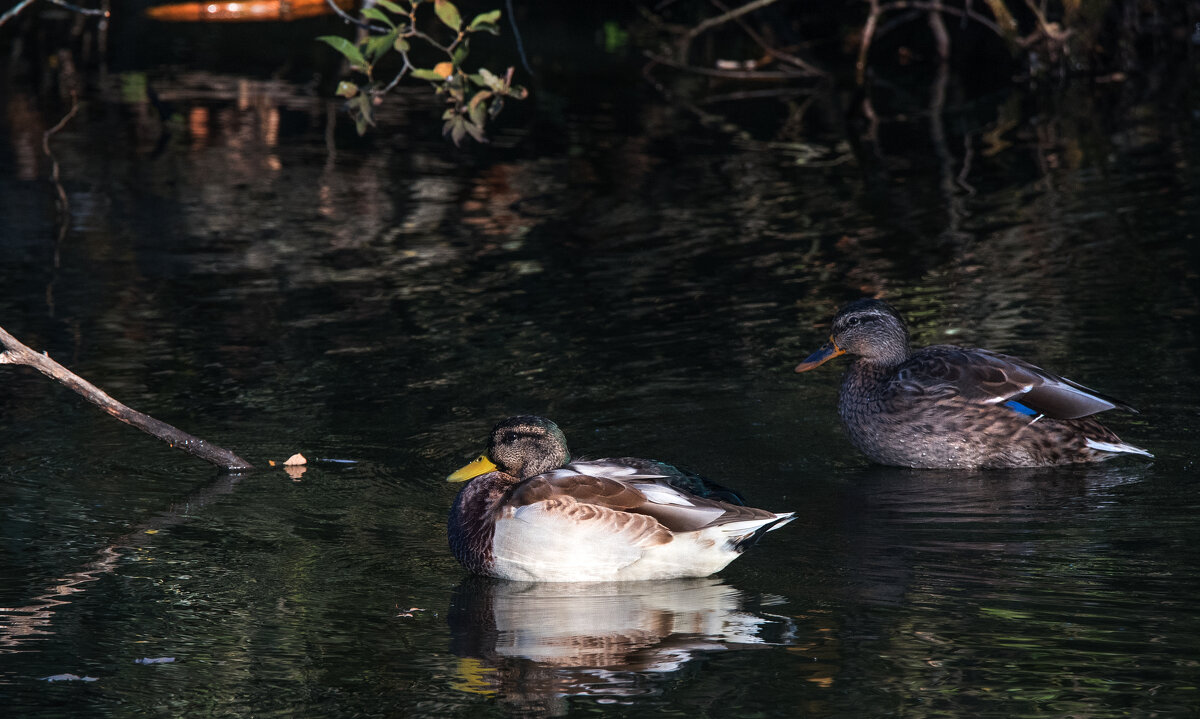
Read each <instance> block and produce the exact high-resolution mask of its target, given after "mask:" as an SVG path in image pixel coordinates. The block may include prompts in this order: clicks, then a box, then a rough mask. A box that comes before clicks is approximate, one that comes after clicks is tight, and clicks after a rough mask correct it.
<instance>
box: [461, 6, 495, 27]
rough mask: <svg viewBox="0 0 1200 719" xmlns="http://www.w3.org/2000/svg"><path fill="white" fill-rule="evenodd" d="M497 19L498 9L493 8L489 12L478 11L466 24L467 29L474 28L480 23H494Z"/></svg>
mask: <svg viewBox="0 0 1200 719" xmlns="http://www.w3.org/2000/svg"><path fill="white" fill-rule="evenodd" d="M499 19H500V11H499V10H493V11H491V12H485V13H480V14H478V15H476V16H475V19H474V20H472V21H471V24H470V25H468V26H467V29H468V30H475V29H477V28H478V27H479V26H480V25H495V24H496V21H497V20H499Z"/></svg>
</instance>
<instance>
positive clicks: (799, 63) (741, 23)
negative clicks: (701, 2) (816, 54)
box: [710, 0, 829, 77]
mask: <svg viewBox="0 0 1200 719" xmlns="http://www.w3.org/2000/svg"><path fill="white" fill-rule="evenodd" d="M710 1H711V2H712V4H713V5H715V6H716V7H717V9H718V10H725V11H728V8H727V7H726V6H725V5H724V4H723V3H721V2H719V0H710ZM734 19H735V20H736V21H737V24H738V27H740V28H741V29H742V31H743V32H745V33H746V34H747V35H749V36H750V39H751V40H753V41H754V42H756V43H758V46H759V47H761V48H762V49H763V51H764V52H765V53H767V54H768V55H770V56H771V57H773V58H775V59H776V60H782V61H783V62H786V63H788V64H790V65H795V66H796V67H798V68H801V69H803V70H806V71H808V72H810V73H812V74H814V75H820V76H821V77H828V76H829V73H827V72H825V71H824V70H821V69H819V68H817V67H814V66H813V65H811V64H810V63H807V62H805V61H804V60H803V59H802V58H799V57H796V56H795V55H792V54H791V53H786V52H784V51H782V50H778V49H776V48H774V47H771V46H770V45H769V44H768V43H767V41H766V40H765V39H763V37H762V35H759V34H758V33H757V32H755V31H754V29H753V28H751V27H750V25H748V24H747V23H746V20H745V19H744V18H741V17H738V18H734Z"/></svg>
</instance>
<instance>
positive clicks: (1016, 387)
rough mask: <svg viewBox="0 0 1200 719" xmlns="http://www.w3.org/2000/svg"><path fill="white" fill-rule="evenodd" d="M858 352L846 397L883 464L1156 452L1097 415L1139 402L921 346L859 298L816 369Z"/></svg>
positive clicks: (860, 434)
mask: <svg viewBox="0 0 1200 719" xmlns="http://www.w3.org/2000/svg"><path fill="white" fill-rule="evenodd" d="M841 354H851V355H855V356H857V359H856V360H854V363H853V364H852V365H850V369H849V370H848V371H847V372H846V378H845V380H843V382H842V390H841V393H840V396H839V398H838V414H840V415H841V417H842V423H843V424H844V425H845V426H846V431H847V432H848V433H849V435H850V441H851V442H852V443H853V444H854V446H855V447H858V449H859V450H861V451H862V452H863V453H864V454H866V455H867V456H868V457H870V458H871V459H873V460H875V461H876V462H879V463H881V464H891V465H896V466H900V467H914V468H924V469H938V468H977V467H979V468H983V467H1042V466H1048V465H1054V464H1069V463H1073V462H1099V461H1102V460H1105V459H1109V458H1110V457H1115V456H1116V455H1118V454H1140V455H1143V456H1146V457H1150V456H1152V455H1151V454H1150V453H1149V452H1147V451H1146V450H1144V449H1140V448H1138V447H1134V446H1133V445H1131V444H1125V443H1124V442H1122V441H1121V439H1120V438H1119V437H1117V435H1115V434H1113V433H1112V432H1111V431H1110V430H1108V429H1107V428H1105V427H1104V425H1102V424H1100V423H1099V422H1097V421H1096V420H1095V419H1093V418H1091V417H1090V416H1089V415H1092V414H1095V413H1097V412H1103V411H1104V410H1107V409H1114V408H1116V409H1123V410H1126V411H1129V412H1136V411H1137V410H1135V409H1134V408H1133V407H1130V406H1129V405H1127V404H1125V403H1124V402H1119V401H1117V400H1115V399H1111V398H1108V397H1105V396H1103V395H1101V394H1098V393H1096V392H1093V391H1092V390H1090V389H1088V388H1087V387H1084V386H1083V385H1080V384H1076V383H1075V382H1072V381H1071V380H1069V379H1064V378H1062V377H1058V376H1056V375H1053V374H1050V373H1049V372H1046V371H1045V370H1042V369H1040V368H1038V367H1035V366H1033V365H1031V364H1029V363H1028V362H1026V361H1024V360H1021V359H1018V358H1016V357H1009V356H1008V355H1002V354H1000V353H998V352H991V351H989V350H983V349H968V348H965V347H955V346H953V345H933V346H931V347H925V348H924V349H920V350H917V351H916V352H913V351H912V350H911V349H909V346H908V327H907V326H906V325H905V324H904V320H903V319H902V318H901V317H900V315H899V313H897V312H896V310H895V309H893V308H892V306H891V305H889V304H887V303H886V302H882V301H880V300H873V299H863V300H857V301H855V302H851V303H850V304H848V305H846V306H845V307H843V308H842V309H841V311H839V312H838V313H837V316H836V317H834V318H833V329H832V330H831V332H830V335H829V342H828V343H826V344H825V346H823V347H821V349H819V350H817V351H816V352H814V353H813V354H812V355H811V356H810V357H808V359H806V360H804V361H803V362H801V363H800V364H799V365H798V366H797V367H796V371H797V372H807V371H808V370H810V369H813V368H814V367H817V366H819V365H821V364H824V363H825V362H827V361H829V360H830V359H833V358H834V357H837V356H838V355H841Z"/></svg>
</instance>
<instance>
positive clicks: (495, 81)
mask: <svg viewBox="0 0 1200 719" xmlns="http://www.w3.org/2000/svg"><path fill="white" fill-rule="evenodd" d="M479 78H480V79H481V80H483V82H481V83H479V84H480V85H483V86H484V87H486V88H487V89H489V90H491V91H492V92H504V81H503V80H501V79H500V78H498V77H496V76H495V75H494V74H492V71H491V70H489V69H487V68H486V67H481V68H479Z"/></svg>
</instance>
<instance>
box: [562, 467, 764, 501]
mask: <svg viewBox="0 0 1200 719" xmlns="http://www.w3.org/2000/svg"><path fill="white" fill-rule="evenodd" d="M568 469H575V470H577V471H579V473H580V474H590V475H592V476H601V477H611V478H612V479H617V480H623V479H624V480H628V479H659V480H661V481H663V482H666V483H667V484H669V485H671V486H672V487H674V488H675V489H678V490H681V491H683V492H686V493H688V494H694V495H696V496H698V497H703V498H704V499H719V500H721V501H722V502H728V503H730V504H739V505H743V506H744V505H745V504H746V500H745V498H744V497H742V495H740V494H738V493H737V492H735V491H733V490H732V489H729V488H728V487H725V486H722V485H720V484H718V483H716V482H714V481H712V480H711V479H708V478H706V477H702V476H700V475H698V474H696V473H695V472H689V471H688V470H686V469H680V468H679V467H676V466H674V465H671V464H667V463H666V462H659V461H658V460H654V459H642V458H640V457H613V458H610V459H595V460H586V461H579V462H573V463H572V464H570V465H568ZM634 473H636V474H634Z"/></svg>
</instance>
